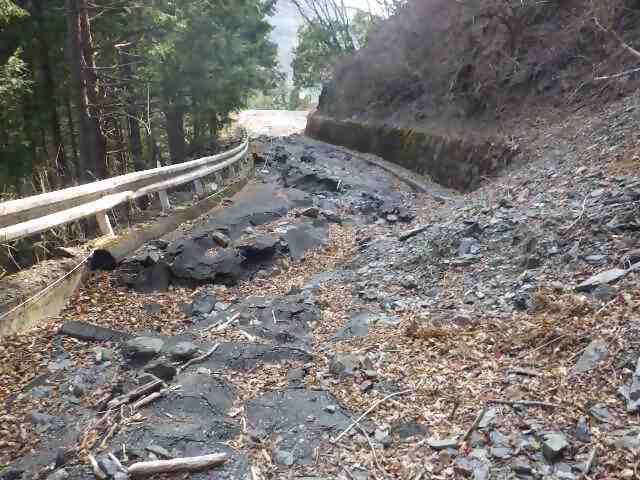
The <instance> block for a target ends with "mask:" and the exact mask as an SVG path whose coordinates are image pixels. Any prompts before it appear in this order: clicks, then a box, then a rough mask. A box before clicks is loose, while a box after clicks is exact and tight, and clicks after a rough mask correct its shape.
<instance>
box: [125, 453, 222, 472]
mask: <svg viewBox="0 0 640 480" xmlns="http://www.w3.org/2000/svg"><path fill="white" fill-rule="evenodd" d="M227 458H228V455H227V454H226V453H213V454H211V455H203V456H201V457H184V458H174V459H171V460H155V461H153V462H138V463H134V464H133V465H131V466H130V467H129V468H128V470H129V475H131V476H132V477H145V476H148V475H154V474H156V473H167V472H196V471H198V470H204V469H206V468H210V467H215V466H216V465H220V464H222V463H224V462H225V461H226V460H227Z"/></svg>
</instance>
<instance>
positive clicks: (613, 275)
mask: <svg viewBox="0 0 640 480" xmlns="http://www.w3.org/2000/svg"><path fill="white" fill-rule="evenodd" d="M627 273H628V270H623V269H621V268H612V269H611V270H606V271H604V272H602V273H599V274H597V275H594V276H592V277H591V278H589V279H588V280H585V281H584V282H582V283H581V284H579V285H578V286H576V288H575V289H576V291H578V292H588V291H590V290H593V289H594V288H596V287H597V286H598V285H603V284H607V283H613V282H616V281H618V280H620V279H621V278H622V277H624V276H625V275H626V274H627Z"/></svg>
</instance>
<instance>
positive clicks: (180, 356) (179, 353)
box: [168, 342, 200, 360]
mask: <svg viewBox="0 0 640 480" xmlns="http://www.w3.org/2000/svg"><path fill="white" fill-rule="evenodd" d="M199 351H200V349H199V348H198V346H197V345H195V344H193V343H191V342H178V343H176V344H175V345H173V346H171V347H170V348H169V350H168V354H169V355H170V356H171V357H172V358H175V359H176V360H189V359H191V358H193V357H195V356H196V355H197V354H198V352H199Z"/></svg>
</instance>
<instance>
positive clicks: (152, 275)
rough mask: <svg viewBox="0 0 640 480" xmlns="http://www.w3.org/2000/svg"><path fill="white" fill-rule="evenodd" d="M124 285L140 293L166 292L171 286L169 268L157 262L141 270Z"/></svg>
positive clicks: (163, 263)
mask: <svg viewBox="0 0 640 480" xmlns="http://www.w3.org/2000/svg"><path fill="white" fill-rule="evenodd" d="M126 283H127V284H128V285H129V286H130V287H131V288H133V289H134V290H135V291H137V292H140V293H155V292H166V291H167V290H169V285H170V284H171V268H169V265H167V264H166V263H165V262H158V263H156V264H154V265H151V266H150V267H146V268H143V269H141V270H140V271H139V272H138V273H137V275H135V276H134V277H133V278H132V279H131V280H129V281H127V282H126Z"/></svg>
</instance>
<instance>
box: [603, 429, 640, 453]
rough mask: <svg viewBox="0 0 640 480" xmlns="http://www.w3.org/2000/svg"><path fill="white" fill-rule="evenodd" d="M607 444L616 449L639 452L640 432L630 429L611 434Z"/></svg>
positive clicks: (606, 440)
mask: <svg viewBox="0 0 640 480" xmlns="http://www.w3.org/2000/svg"><path fill="white" fill-rule="evenodd" d="M605 442H606V443H607V444H609V445H613V446H614V447H616V448H620V449H626V450H629V451H632V452H633V451H637V450H638V449H639V448H640V430H639V429H637V428H629V429H624V430H616V431H613V432H611V433H610V434H609V435H608V436H607V438H606V439H605Z"/></svg>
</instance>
